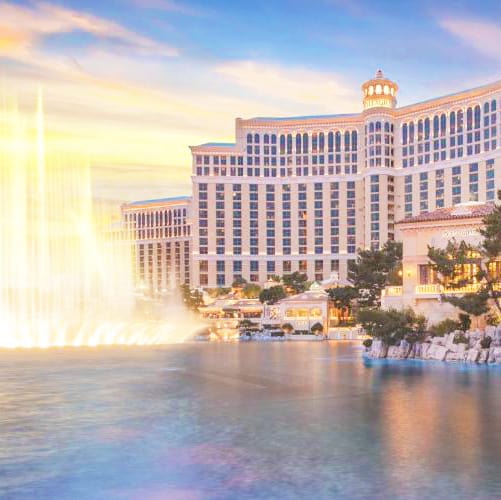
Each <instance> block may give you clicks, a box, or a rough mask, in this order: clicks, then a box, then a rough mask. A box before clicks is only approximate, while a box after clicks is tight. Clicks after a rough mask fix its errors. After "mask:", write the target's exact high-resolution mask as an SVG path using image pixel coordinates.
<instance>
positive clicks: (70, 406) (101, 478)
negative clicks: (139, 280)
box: [0, 342, 501, 500]
mask: <svg viewBox="0 0 501 500" xmlns="http://www.w3.org/2000/svg"><path fill="white" fill-rule="evenodd" d="M361 353H362V352H361V350H360V347H359V345H358V344H356V343H333V342H330V343H328V342H309V343H308V342H297V343H294V342H288V343H278V342H276V343H257V342H255V343H252V342H250V343H240V344H215V343H213V344H204V343H199V344H183V345H175V346H171V347H165V348H106V349H82V350H49V351H0V498H2V499H4V498H5V499H30V500H33V499H35V500H40V499H42V500H43V499H51V500H53V499H72V500H75V499H127V500H129V499H154V500H158V499H169V500H171V499H174V500H201V499H204V500H205V499H254V498H256V499H267V500H269V499H273V498H286V499H295V498H298V499H305V498H306V499H315V500H316V499H323V498H326V499H327V498H328V499H332V498H335V499H344V498H346V499H358V498H376V499H377V498H381V499H383V498H384V499H388V498H405V499H407V498H409V499H411V498H419V499H428V498H430V499H431V498H434V499H436V498H460V499H462V498H464V499H473V498H475V499H493V498H500V497H501V474H500V473H499V471H500V470H501V390H500V389H501V368H500V367H492V366H491V367H487V366H467V365H463V364H445V363H438V362H437V363H430V362H428V363H426V362H421V361H406V362H398V361H375V362H368V361H364V360H363V359H362V356H361Z"/></svg>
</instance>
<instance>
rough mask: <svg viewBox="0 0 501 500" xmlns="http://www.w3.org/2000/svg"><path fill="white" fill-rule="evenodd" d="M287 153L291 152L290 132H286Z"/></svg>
mask: <svg viewBox="0 0 501 500" xmlns="http://www.w3.org/2000/svg"><path fill="white" fill-rule="evenodd" d="M287 154H288V155H291V154H292V134H287Z"/></svg>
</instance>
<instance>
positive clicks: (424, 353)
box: [416, 342, 433, 359]
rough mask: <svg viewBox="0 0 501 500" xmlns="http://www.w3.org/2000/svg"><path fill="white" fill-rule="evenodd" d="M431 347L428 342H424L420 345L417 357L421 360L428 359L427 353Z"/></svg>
mask: <svg viewBox="0 0 501 500" xmlns="http://www.w3.org/2000/svg"><path fill="white" fill-rule="evenodd" d="M432 345H433V344H430V343H429V342H424V343H423V344H421V349H420V356H419V357H420V358H421V359H428V351H429V350H430V347H431V346H432ZM416 357H417V356H416Z"/></svg>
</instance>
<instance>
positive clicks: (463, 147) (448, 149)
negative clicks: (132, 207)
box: [191, 71, 501, 288]
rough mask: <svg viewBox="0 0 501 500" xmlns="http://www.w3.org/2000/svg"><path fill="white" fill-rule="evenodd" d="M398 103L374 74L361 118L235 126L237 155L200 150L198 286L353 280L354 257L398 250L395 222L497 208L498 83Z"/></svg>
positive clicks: (196, 167) (365, 89)
mask: <svg viewBox="0 0 501 500" xmlns="http://www.w3.org/2000/svg"><path fill="white" fill-rule="evenodd" d="M397 94H398V85H397V84H396V83H395V82H393V81H391V80H389V79H388V78H386V77H385V76H384V75H383V73H382V72H381V71H378V72H377V74H376V76H375V77H374V78H373V79H370V80H369V81H367V82H366V83H364V84H363V85H362V101H363V111H361V112H359V113H354V114H345V115H325V116H311V117H304V116H302V117H292V118H272V117H259V118H251V119H241V118H237V119H236V138H235V143H232V144H226V143H224V144H221V143H208V144H203V145H200V146H193V147H192V148H191V151H192V156H193V177H192V182H193V203H192V210H193V212H192V213H193V256H192V258H193V265H192V273H191V283H192V285H193V286H202V287H209V288H211V287H221V286H226V287H227V286H230V285H231V283H232V282H233V281H234V280H235V279H237V278H240V277H242V278H244V279H245V280H247V281H250V282H255V283H258V284H261V285H262V284H264V283H265V282H266V281H267V280H268V279H269V277H270V276H272V275H283V274H288V273H291V272H294V271H301V272H305V273H307V275H308V278H309V279H310V280H316V281H322V280H325V279H328V277H329V276H330V275H331V274H332V273H338V274H339V276H340V279H341V280H346V277H347V269H348V265H349V262H350V260H353V259H355V258H356V252H357V249H358V248H370V247H372V248H377V247H380V246H382V245H383V244H384V243H385V242H386V241H387V240H389V239H395V238H398V235H397V234H396V232H395V231H396V226H395V222H396V221H401V220H405V219H408V220H411V219H412V218H413V217H416V216H419V215H420V214H426V213H428V212H434V211H435V210H437V209H444V208H450V207H454V206H456V205H459V204H461V203H465V202H470V201H478V202H481V203H490V202H493V201H494V199H495V192H496V189H499V188H500V187H501V148H500V146H501V126H500V124H499V122H500V119H501V114H500V112H501V111H500V110H501V82H497V83H493V84H489V85H485V86H483V87H479V88H475V89H471V90H466V91H463V92H459V93H457V94H453V95H449V96H445V97H438V98H436V99H431V100H428V101H425V102H421V103H417V104H412V105H408V106H404V107H397Z"/></svg>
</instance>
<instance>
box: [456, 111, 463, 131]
mask: <svg viewBox="0 0 501 500" xmlns="http://www.w3.org/2000/svg"><path fill="white" fill-rule="evenodd" d="M457 131H458V134H460V133H461V132H463V110H462V109H458V112H457Z"/></svg>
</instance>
